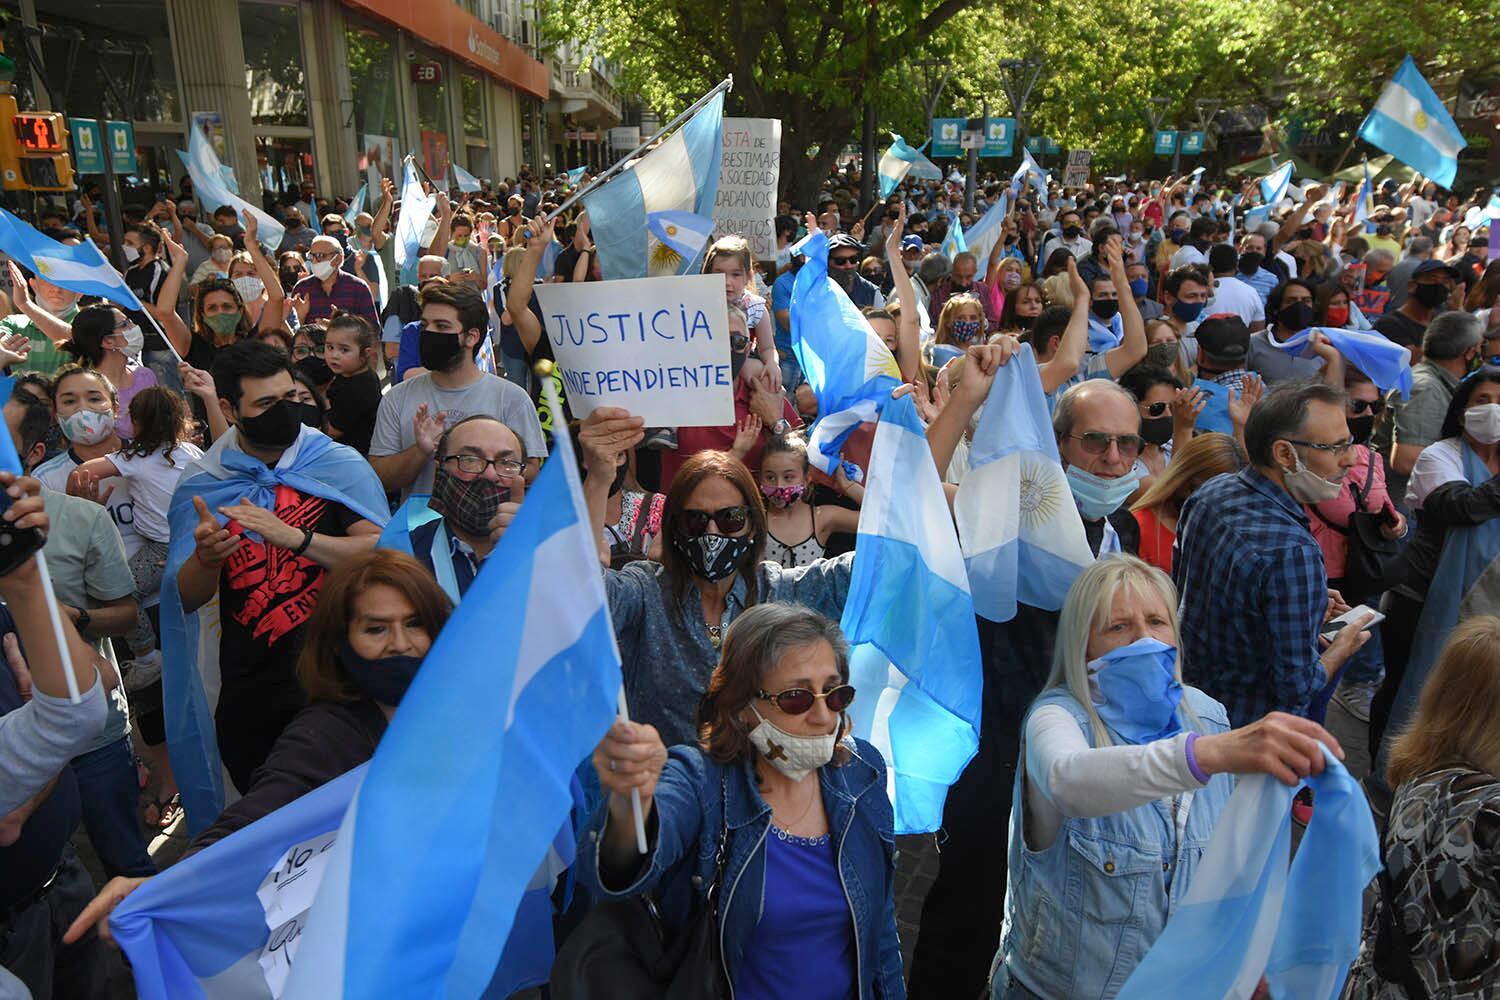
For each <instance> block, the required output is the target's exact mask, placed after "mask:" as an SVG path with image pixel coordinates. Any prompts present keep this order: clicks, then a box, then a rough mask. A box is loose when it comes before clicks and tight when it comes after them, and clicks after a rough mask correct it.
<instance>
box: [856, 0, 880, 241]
mask: <svg viewBox="0 0 1500 1000" xmlns="http://www.w3.org/2000/svg"><path fill="white" fill-rule="evenodd" d="M878 28H879V16H878V8H877V7H876V5H875V2H874V0H871V2H870V4H869V6H868V7H867V8H866V10H865V109H864V110H865V114H864V119H865V120H864V136H863V139H864V143H863V145H864V149H863V151H862V152H863V156H862V157H861V160H862V163H861V165H860V171H859V203H860V204H861V205H863V206H864V208H865V211H866V213H868V212H869V211H870V209H871V208H873V207H874V205H875V193H876V190H875V172H876V169H877V167H876V163H875V102H874V101H873V100H871V99H870V92H871V91H872V90H873V89H874V88H873V87H871V84H872V83H874V82H875V81H874V80H873V77H874V75H875V50H876V44H875V43H876V38H875V33H876V31H877V30H878Z"/></svg>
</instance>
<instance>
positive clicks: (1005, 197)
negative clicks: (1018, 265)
mask: <svg viewBox="0 0 1500 1000" xmlns="http://www.w3.org/2000/svg"><path fill="white" fill-rule="evenodd" d="M1009 211H1010V195H1009V193H1007V192H1005V191H1002V192H1000V197H999V198H997V199H996V200H995V203H994V204H993V205H991V206H990V207H989V211H987V212H985V213H984V214H983V215H982V216H980V217H979V221H978V222H976V223H974V225H973V226H971V227H970V228H969V229H966V230H964V244H965V246H966V247H967V248H968V251H969V252H970V253H972V254H973V255H974V256H975V257H976V258H977V259H978V260H979V269H980V271H981V272H982V271H983V270H984V267H985V261H987V260H989V259H990V251H991V250H993V249H994V248H995V243H996V242H997V241H998V240H999V239H1000V231H1001V229H1002V226H1001V223H1003V222H1004V221H1005V216H1006V215H1007V214H1008V213H1009ZM983 276H984V275H983V274H981V275H980V277H981V278H982V277H983Z"/></svg>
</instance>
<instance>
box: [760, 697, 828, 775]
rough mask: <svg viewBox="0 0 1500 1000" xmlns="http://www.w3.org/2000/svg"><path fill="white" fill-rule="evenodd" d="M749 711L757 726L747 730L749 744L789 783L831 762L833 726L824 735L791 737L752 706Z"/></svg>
mask: <svg viewBox="0 0 1500 1000" xmlns="http://www.w3.org/2000/svg"><path fill="white" fill-rule="evenodd" d="M750 711H752V712H755V717H756V718H757V719H760V724H759V725H757V726H756V727H755V728H754V729H752V730H750V743H751V745H752V746H754V747H755V749H756V750H758V751H760V755H761V756H762V757H764V758H765V759H766V760H767V761H768V762H769V763H770V764H771V765H772V766H773V767H775V768H776V770H778V771H780V772H781V773H782V774H784V775H786V776H787V777H788V778H791V779H792V780H793V781H801V780H802V779H803V778H805V777H807V776H808V775H809V774H812V773H813V772H814V771H816V770H817V769H818V768H820V767H822V766H823V765H824V764H827V763H828V762H829V761H831V760H833V749H834V747H835V746H837V745H838V727H837V726H835V727H834V731H833V732H831V733H829V734H828V735H826V736H793V735H792V734H791V733H789V732H787V731H786V730H785V729H782V728H781V727H779V726H773V725H771V723H769V722H767V721H766V719H765V717H764V716H762V715H761V714H760V712H758V711H756V709H755V707H754V706H753V705H752V706H751V708H750Z"/></svg>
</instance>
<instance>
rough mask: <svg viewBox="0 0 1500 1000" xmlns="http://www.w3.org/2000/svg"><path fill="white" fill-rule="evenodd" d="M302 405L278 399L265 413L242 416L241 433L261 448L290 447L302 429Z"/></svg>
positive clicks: (278, 448) (277, 448)
mask: <svg viewBox="0 0 1500 1000" xmlns="http://www.w3.org/2000/svg"><path fill="white" fill-rule="evenodd" d="M302 405H303V404H301V403H297V402H294V401H293V400H290V399H278V400H277V401H276V402H274V403H272V404H271V405H270V407H268V408H267V409H266V411H265V412H264V413H258V414H256V415H255V416H253V417H240V419H239V427H240V433H242V434H244V435H245V437H247V438H249V439H250V443H251V444H252V445H255V446H256V447H259V448H265V449H267V450H273V451H274V450H280V449H282V448H289V447H291V444H292V442H293V441H295V440H297V435H298V434H299V433H301V431H302V413H301V410H302ZM313 409H315V410H316V409H317V407H313Z"/></svg>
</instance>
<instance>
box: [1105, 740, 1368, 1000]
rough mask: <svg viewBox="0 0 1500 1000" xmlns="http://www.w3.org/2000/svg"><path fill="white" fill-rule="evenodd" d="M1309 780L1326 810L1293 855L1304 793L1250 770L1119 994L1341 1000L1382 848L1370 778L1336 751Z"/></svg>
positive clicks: (1140, 999) (1148, 999) (1318, 809)
mask: <svg viewBox="0 0 1500 1000" xmlns="http://www.w3.org/2000/svg"><path fill="white" fill-rule="evenodd" d="M1323 756H1324V758H1325V761H1326V766H1325V767H1324V769H1323V773H1322V774H1320V775H1318V776H1316V777H1313V778H1309V779H1308V781H1307V784H1309V785H1311V786H1312V788H1313V793H1314V796H1315V799H1316V803H1317V805H1316V806H1315V808H1314V809H1313V815H1312V820H1311V822H1309V823H1308V825H1307V832H1306V833H1304V834H1303V835H1302V842H1301V843H1300V844H1299V845H1298V846H1297V855H1296V857H1295V858H1292V859H1291V864H1290V865H1288V863H1287V859H1288V857H1289V856H1290V854H1291V826H1292V817H1291V804H1292V796H1293V795H1294V794H1295V793H1296V791H1297V789H1295V788H1291V787H1288V786H1286V785H1283V784H1282V783H1281V782H1279V781H1277V780H1276V779H1275V778H1273V777H1271V776H1270V775H1267V774H1252V775H1244V776H1242V777H1241V778H1240V779H1239V781H1238V783H1237V784H1236V785H1235V789H1234V794H1233V795H1231V796H1230V797H1229V803H1228V804H1227V805H1226V806H1225V807H1224V812H1223V815H1221V816H1220V817H1219V824H1218V826H1217V827H1215V828H1214V834H1213V837H1212V838H1210V840H1209V842H1208V847H1207V848H1206V849H1205V850H1204V852H1203V858H1202V859H1201V860H1200V861H1199V862H1198V869H1197V872H1196V873H1195V874H1194V876H1193V880H1192V883H1191V884H1190V885H1189V886H1188V887H1187V891H1186V892H1185V893H1184V894H1183V896H1182V898H1181V899H1180V900H1179V901H1178V903H1177V909H1176V912H1175V913H1173V914H1172V916H1171V918H1170V919H1169V920H1168V921H1167V926H1166V927H1165V928H1164V929H1163V930H1162V932H1161V936H1160V937H1158V938H1157V939H1156V944H1154V945H1152V947H1151V950H1150V951H1149V952H1147V953H1146V957H1145V958H1144V959H1142V960H1141V964H1140V965H1138V966H1136V969H1135V971H1134V972H1133V973H1131V976H1130V978H1129V979H1127V980H1126V981H1125V985H1124V986H1123V987H1122V988H1121V990H1120V992H1119V994H1118V995H1117V1000H1158V998H1161V997H1213V998H1215V1000H1219V998H1221V997H1222V998H1224V1000H1249V998H1250V997H1251V996H1252V995H1253V994H1254V993H1255V990H1256V987H1257V986H1258V985H1259V983H1260V978H1261V975H1262V974H1264V975H1265V978H1266V980H1267V982H1268V984H1269V986H1270V995H1271V996H1273V997H1296V998H1298V1000H1335V998H1337V997H1338V996H1339V994H1340V992H1341V991H1342V989H1343V986H1344V978H1345V976H1346V975H1347V974H1348V971H1349V964H1350V963H1351V962H1353V961H1354V956H1355V955H1356V954H1357V953H1358V951H1359V940H1360V928H1361V897H1362V895H1363V893H1364V889H1365V886H1366V885H1367V884H1368V883H1369V881H1370V879H1371V878H1373V877H1374V876H1375V873H1376V872H1377V871H1379V870H1380V844H1379V841H1378V839H1377V837H1376V834H1375V824H1374V822H1373V821H1372V820H1371V818H1370V807H1369V805H1368V804H1367V803H1366V801H1365V796H1364V792H1363V791H1361V790H1360V786H1359V784H1358V782H1356V781H1355V780H1354V779H1353V778H1352V777H1350V776H1349V772H1348V771H1346V770H1344V765H1342V764H1340V763H1339V762H1338V761H1337V760H1336V759H1335V758H1334V756H1333V755H1332V754H1330V753H1328V752H1327V751H1326V750H1325V751H1324V754H1323Z"/></svg>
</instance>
